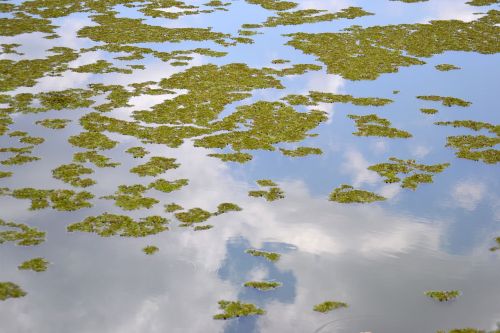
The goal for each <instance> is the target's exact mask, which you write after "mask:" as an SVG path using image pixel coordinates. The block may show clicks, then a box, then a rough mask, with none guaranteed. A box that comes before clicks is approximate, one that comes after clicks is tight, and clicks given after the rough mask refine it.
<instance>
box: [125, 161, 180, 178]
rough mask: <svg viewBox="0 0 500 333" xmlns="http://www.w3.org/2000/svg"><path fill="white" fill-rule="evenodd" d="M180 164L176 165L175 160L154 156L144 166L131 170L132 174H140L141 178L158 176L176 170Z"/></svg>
mask: <svg viewBox="0 0 500 333" xmlns="http://www.w3.org/2000/svg"><path fill="white" fill-rule="evenodd" d="M178 167H179V164H177V163H175V158H167V157H159V156H153V157H151V158H150V160H149V161H148V162H146V163H144V164H140V165H138V166H136V167H133V168H132V169H130V172H132V173H136V174H138V175H139V176H140V177H145V176H157V175H159V174H162V173H164V172H165V171H167V170H170V169H176V168H178Z"/></svg>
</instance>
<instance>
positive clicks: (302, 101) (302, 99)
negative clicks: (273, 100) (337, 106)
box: [282, 91, 394, 106]
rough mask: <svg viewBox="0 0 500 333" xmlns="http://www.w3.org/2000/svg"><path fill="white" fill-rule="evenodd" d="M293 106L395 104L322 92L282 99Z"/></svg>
mask: <svg viewBox="0 0 500 333" xmlns="http://www.w3.org/2000/svg"><path fill="white" fill-rule="evenodd" d="M282 100H284V101H287V102H288V103H289V104H291V105H309V106H312V105H318V103H351V104H353V105H359V106H384V105H387V104H390V103H392V102H394V101H393V100H392V99H388V98H377V97H354V96H352V95H342V94H333V93H328V92H322V91H309V94H308V95H293V94H292V95H288V96H285V97H283V98H282Z"/></svg>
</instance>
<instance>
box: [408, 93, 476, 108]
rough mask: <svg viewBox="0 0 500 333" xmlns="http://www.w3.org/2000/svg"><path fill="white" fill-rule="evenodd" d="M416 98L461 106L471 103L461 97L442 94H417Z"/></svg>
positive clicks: (449, 105) (445, 104)
mask: <svg viewBox="0 0 500 333" xmlns="http://www.w3.org/2000/svg"><path fill="white" fill-rule="evenodd" d="M417 98H418V99H421V100H424V101H433V102H441V103H442V104H443V105H444V106H448V107H451V106H461V107H464V108H465V107H468V106H470V105H471V104H472V103H471V102H467V101H464V100H463V99H460V98H456V97H449V96H448V97H443V96H436V95H430V96H417Z"/></svg>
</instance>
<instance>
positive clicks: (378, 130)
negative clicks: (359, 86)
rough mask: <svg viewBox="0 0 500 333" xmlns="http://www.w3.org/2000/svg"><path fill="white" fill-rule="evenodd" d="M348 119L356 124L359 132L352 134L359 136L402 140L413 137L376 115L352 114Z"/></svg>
mask: <svg viewBox="0 0 500 333" xmlns="http://www.w3.org/2000/svg"><path fill="white" fill-rule="evenodd" d="M348 117H349V118H351V119H353V120H354V121H355V122H356V126H357V128H358V131H357V132H354V133H352V134H354V135H357V136H381V137H386V138H400V139H407V138H411V137H412V135H411V134H410V133H409V132H407V131H403V130H399V129H397V128H394V127H391V122H390V121H389V120H387V119H384V118H380V117H378V116H377V115H376V114H369V115H366V116H357V115H354V114H350V115H348Z"/></svg>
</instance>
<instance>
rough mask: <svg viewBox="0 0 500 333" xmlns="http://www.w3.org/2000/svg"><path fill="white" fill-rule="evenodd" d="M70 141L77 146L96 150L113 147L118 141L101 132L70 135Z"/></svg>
mask: <svg viewBox="0 0 500 333" xmlns="http://www.w3.org/2000/svg"><path fill="white" fill-rule="evenodd" d="M68 142H69V143H70V144H72V145H73V146H75V147H80V148H86V149H96V150H107V149H112V148H114V147H115V146H116V144H117V143H118V142H117V141H113V140H110V139H109V138H108V137H107V136H106V135H104V134H102V133H99V132H82V133H80V134H78V135H73V136H70V137H69V139H68Z"/></svg>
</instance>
